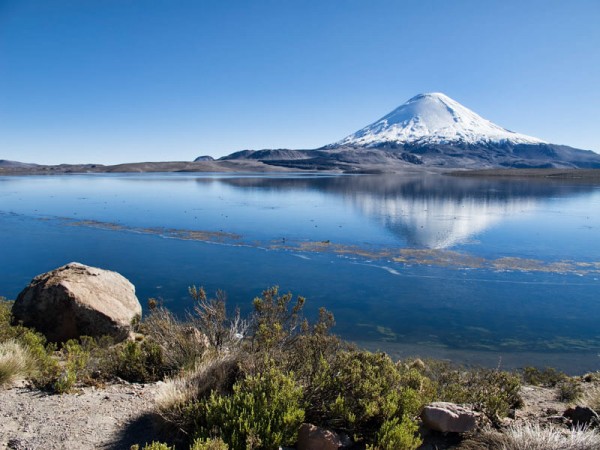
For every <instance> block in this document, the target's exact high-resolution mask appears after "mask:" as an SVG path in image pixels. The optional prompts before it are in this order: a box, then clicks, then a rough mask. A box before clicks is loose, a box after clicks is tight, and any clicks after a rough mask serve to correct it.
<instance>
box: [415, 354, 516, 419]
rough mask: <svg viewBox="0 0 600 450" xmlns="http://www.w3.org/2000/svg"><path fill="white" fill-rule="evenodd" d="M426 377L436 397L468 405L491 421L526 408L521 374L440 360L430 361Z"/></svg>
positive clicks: (427, 365)
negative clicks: (521, 392) (514, 409)
mask: <svg viewBox="0 0 600 450" xmlns="http://www.w3.org/2000/svg"><path fill="white" fill-rule="evenodd" d="M424 374H425V375H427V376H428V378H430V379H431V380H432V382H433V383H434V384H435V386H436V394H435V398H436V399H439V400H442V401H449V402H455V403H469V404H471V405H473V407H474V408H475V409H476V410H477V411H480V412H482V413H484V414H485V415H486V416H487V417H488V418H489V419H490V420H491V421H492V422H494V423H497V422H498V420H499V419H500V418H502V417H506V416H507V415H508V413H509V411H510V409H512V408H520V407H522V406H523V400H522V398H521V396H520V394H519V391H520V389H521V378H520V376H519V375H518V374H515V373H510V372H506V371H502V370H498V369H464V368H460V367H454V366H452V365H451V364H448V363H445V362H441V361H428V363H427V364H426V369H425V370H424Z"/></svg>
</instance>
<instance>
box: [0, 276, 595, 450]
mask: <svg viewBox="0 0 600 450" xmlns="http://www.w3.org/2000/svg"><path fill="white" fill-rule="evenodd" d="M190 294H191V296H192V298H193V300H194V308H193V311H192V312H191V313H190V314H189V315H188V316H187V317H186V319H185V320H179V319H178V318H176V317H175V316H174V315H173V314H172V313H171V312H169V311H168V310H166V309H164V308H163V307H162V306H161V305H160V302H159V301H157V300H151V302H149V306H150V313H149V314H148V316H147V317H146V318H145V319H144V320H143V321H140V323H139V324H137V326H136V331H137V334H136V338H135V339H134V340H130V341H126V342H122V343H118V344H115V343H114V342H113V341H112V340H111V339H109V338H101V339H92V338H89V337H82V338H81V339H79V340H70V341H68V342H65V343H62V344H61V345H59V346H57V345H56V344H49V343H47V342H46V339H45V338H44V337H43V336H42V335H41V334H39V333H36V332H35V331H33V330H31V329H28V328H26V327H23V326H21V325H12V324H11V316H10V308H11V303H10V302H6V301H0V385H5V384H7V383H10V382H11V381H12V380H14V379H16V378H19V377H22V378H27V379H29V380H30V381H31V382H32V383H33V384H34V385H35V386H37V387H39V388H42V389H46V390H50V391H53V392H56V393H64V392H69V391H72V390H73V389H74V388H76V387H77V386H80V385H82V384H99V383H102V382H105V381H109V380H111V379H117V378H122V379H125V380H128V381H131V382H142V383H145V382H150V381H156V380H165V383H164V384H163V385H162V387H161V390H160V393H159V396H158V398H157V405H158V412H159V414H160V415H161V417H162V418H163V419H164V421H165V423H166V424H170V425H172V427H173V430H177V433H178V434H179V437H181V436H182V435H183V436H184V441H186V442H187V445H184V448H188V446H189V448H190V449H192V450H247V449H257V450H258V449H267V450H269V449H275V448H279V447H280V446H291V445H293V444H294V443H295V441H296V439H297V432H298V428H299V426H300V424H301V423H303V422H309V423H312V424H315V425H317V426H320V427H324V428H327V429H331V430H335V431H337V432H344V433H346V434H347V435H348V436H351V437H352V439H354V440H355V441H356V442H358V443H359V445H361V446H362V447H363V448H367V449H370V450H412V449H416V448H417V447H418V446H419V445H420V444H421V443H422V440H421V437H420V435H419V431H418V425H417V417H418V415H419V413H420V411H421V410H422V408H423V406H424V405H425V404H427V403H428V402H431V401H451V402H455V403H461V404H469V405H470V406H471V407H472V408H473V409H475V410H477V411H479V412H481V413H483V414H484V415H485V416H487V418H488V419H490V421H491V423H492V424H493V425H499V424H500V421H501V419H502V418H503V417H505V416H507V414H509V411H510V410H511V409H514V408H519V407H521V406H522V400H521V398H520V395H519V391H520V389H521V383H522V382H524V383H527V384H532V385H536V386H545V387H551V388H553V389H555V390H556V392H557V395H558V396H559V397H560V399H561V400H562V401H565V402H573V401H575V400H577V399H578V398H579V397H581V394H582V388H581V385H582V383H583V381H581V380H579V379H576V378H571V377H568V376H567V375H565V374H563V373H561V372H558V371H556V370H554V369H551V368H546V369H543V370H539V369H536V368H532V367H527V368H525V369H523V370H522V371H521V372H520V373H517V372H507V371H502V370H500V369H480V368H478V369H467V368H464V367H459V366H454V365H452V364H450V363H446V362H441V361H435V360H426V361H423V360H420V359H415V360H404V361H398V362H394V361H392V360H391V359H390V357H389V356H388V355H386V354H384V353H372V352H368V351H364V350H359V349H356V348H354V347H353V346H352V345H349V344H348V343H345V342H344V341H342V340H341V339H339V338H338V337H336V336H335V335H332V334H331V328H332V327H333V325H334V323H335V321H334V318H333V315H332V314H331V313H330V312H328V311H326V310H324V309H321V310H320V312H319V316H318V318H317V320H316V321H315V322H314V323H310V322H309V321H308V320H307V319H306V318H305V317H304V315H303V308H304V304H305V300H304V298H302V297H293V296H292V294H290V293H285V294H282V293H280V291H279V289H278V288H277V287H272V288H269V289H267V290H265V291H264V292H263V293H262V295H261V296H260V297H257V298H256V299H254V301H253V306H254V311H253V313H252V314H251V315H250V316H249V317H248V319H244V318H242V317H241V315H240V312H239V310H235V311H234V313H233V315H231V316H230V315H228V309H227V307H226V297H225V294H224V293H222V292H218V293H217V294H216V296H215V297H214V298H209V297H208V296H207V295H206V293H205V291H204V290H203V289H202V288H196V287H192V288H190ZM593 375H595V374H592V375H590V376H589V377H588V378H589V380H586V381H587V382H589V383H593V384H594V385H595V383H597V381H598V380H597V379H596V378H595V377H594V376H593ZM590 386H592V385H590ZM592 387H593V386H592ZM593 392H596V395H593ZM597 392H598V389H596V390H593V389H588V390H587V395H586V397H585V402H584V403H587V404H589V405H590V406H592V405H594V406H592V407H593V408H596V409H597V408H598V405H600V400H598V399H599V398H600V395H597ZM560 439H562V440H560ZM594 439H595V440H594ZM597 440H598V435H597V434H596V433H594V432H591V431H582V430H575V431H574V432H573V433H571V434H570V435H569V436H566V435H564V434H561V433H559V432H558V431H556V430H555V429H542V428H539V427H538V428H536V427H529V428H527V427H521V428H511V429H510V430H509V432H506V433H498V432H491V431H490V432H486V433H483V434H482V433H480V434H479V435H478V436H477V437H475V438H473V439H471V440H467V441H465V442H464V443H463V447H462V448H489V449H492V448H498V449H500V448H501V449H504V450H510V449H513V448H514V449H517V448H527V449H530V448H531V449H537V448H566V449H571V448H578V449H579V448H582V449H587V448H594V447H593V446H592V447H589V446H588V447H586V445H588V444H589V443H594V444H593V445H597V442H598V441H597ZM523 442H529V443H531V446H529V447H528V446H523V445H525V444H523ZM548 442H552V443H560V445H563V446H562V447H544V445H546V446H547V445H548ZM579 443H580V444H581V445H580V447H577V445H579ZM476 444H477V445H480V447H477V446H473V445H476ZM170 445H171V444H166V443H160V442H152V443H150V444H145V445H144V446H143V447H140V446H137V447H136V446H134V447H132V449H137V450H140V448H141V450H170V449H172V448H174V447H171V446H170ZM178 445H179V444H178ZM469 445H471V447H469ZM527 445H529V444H527ZM552 445H554V444H552ZM556 445H558V444H556ZM589 445H592V444H589Z"/></svg>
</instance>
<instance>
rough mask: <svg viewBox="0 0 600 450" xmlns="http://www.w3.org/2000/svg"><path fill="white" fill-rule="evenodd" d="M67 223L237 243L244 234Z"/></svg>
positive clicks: (93, 222) (97, 222)
mask: <svg viewBox="0 0 600 450" xmlns="http://www.w3.org/2000/svg"><path fill="white" fill-rule="evenodd" d="M62 220H64V221H65V225H67V226H73V227H89V228H98V229H101V230H114V231H130V232H134V233H143V234H155V235H158V236H163V237H169V238H173V239H181V240H188V241H201V242H218V243H235V242H239V241H241V239H242V236H240V235H239V234H235V233H225V232H223V231H204V230H180V229H176V228H163V227H151V228H144V227H131V226H126V225H121V224H118V223H111V222H100V221H96V220H72V219H62Z"/></svg>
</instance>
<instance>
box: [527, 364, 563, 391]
mask: <svg viewBox="0 0 600 450" xmlns="http://www.w3.org/2000/svg"><path fill="white" fill-rule="evenodd" d="M566 378H567V375H565V374H564V373H563V372H560V371H558V370H556V369H554V368H552V367H546V368H545V369H544V370H539V369H538V368H536V367H525V368H523V381H524V382H525V383H527V384H532V385H534V386H544V387H555V386H556V385H557V384H559V383H560V382H561V381H563V380H565V379H566Z"/></svg>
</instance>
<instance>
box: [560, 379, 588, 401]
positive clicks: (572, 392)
mask: <svg viewBox="0 0 600 450" xmlns="http://www.w3.org/2000/svg"><path fill="white" fill-rule="evenodd" d="M582 395H583V388H582V387H581V384H580V383H579V382H578V381H577V380H576V379H574V378H566V379H564V380H563V381H561V382H560V383H559V384H558V400H560V401H561V402H574V401H575V400H578V399H579V398H580V397H581V396H582Z"/></svg>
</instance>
